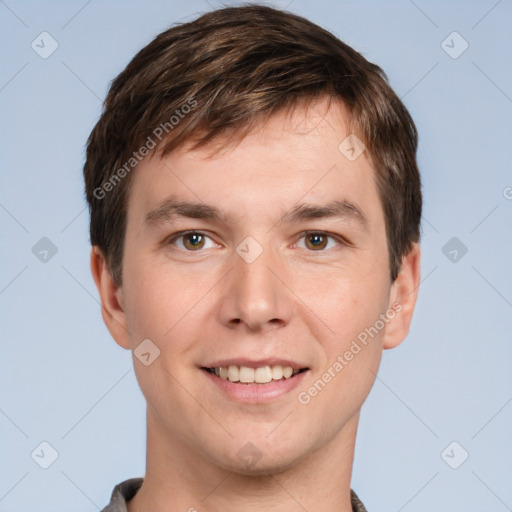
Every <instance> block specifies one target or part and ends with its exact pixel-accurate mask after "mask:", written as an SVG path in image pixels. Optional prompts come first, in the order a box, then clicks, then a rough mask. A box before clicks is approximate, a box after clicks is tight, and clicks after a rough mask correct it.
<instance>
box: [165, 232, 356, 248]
mask: <svg viewBox="0 0 512 512" xmlns="http://www.w3.org/2000/svg"><path fill="white" fill-rule="evenodd" d="M187 235H201V236H204V237H207V238H210V239H211V237H210V236H208V235H207V234H206V233H203V232H202V231H194V230H189V231H179V232H177V233H174V234H173V235H171V236H170V237H168V238H167V241H166V243H167V244H169V245H173V243H174V242H175V241H176V240H178V239H180V238H183V237H185V236H187ZM311 235H321V236H324V237H328V238H331V239H333V240H336V242H337V243H338V244H339V245H345V246H348V245H350V244H349V242H348V241H346V240H344V239H343V238H341V237H340V236H339V235H334V234H332V233H329V232H328V231H303V232H302V233H301V235H300V238H299V240H302V239H303V238H305V237H307V236H311ZM181 250H184V251H186V252H200V251H201V249H198V250H197V251H190V250H188V249H181ZM327 250H328V249H319V250H318V251H314V250H310V251H309V252H326V251H327Z"/></svg>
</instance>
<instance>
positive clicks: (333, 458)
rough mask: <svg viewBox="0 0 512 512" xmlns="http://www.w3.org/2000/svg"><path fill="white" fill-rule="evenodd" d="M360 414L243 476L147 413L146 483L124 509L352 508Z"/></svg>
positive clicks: (273, 511) (272, 511) (344, 511)
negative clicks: (324, 438) (316, 442)
mask: <svg viewBox="0 0 512 512" xmlns="http://www.w3.org/2000/svg"><path fill="white" fill-rule="evenodd" d="M358 421H359V413H357V414H356V415H355V416H353V417H352V418H351V419H350V420H349V421H348V422H347V423H346V424H345V426H344V427H343V429H342V430H341V431H340V432H339V433H338V434H337V436H336V437H335V438H333V439H332V440H331V442H330V443H328V444H326V445H324V446H323V447H322V448H321V449H319V450H317V451H315V452H313V453H310V454H307V455H306V456H302V458H301V459H300V460H299V461H297V463H296V464H294V465H293V467H290V468H286V469H282V468H280V469H276V471H275V472H268V473H265V474H263V475H262V474H258V475H244V474H240V473H235V472H233V471H229V470H227V469H225V468H222V467H219V466H218V465H216V464H213V463H212V461H211V460H209V459H208V458H206V457H205V456H204V455H202V454H200V453H197V452H194V451H193V449H191V448H190V447H189V446H187V445H186V444H184V443H183V442H181V441H180V440H179V439H172V438H169V433H168V432H165V431H164V429H163V428H162V425H161V424H160V422H159V421H158V420H157V419H156V417H155V416H154V415H153V414H151V412H150V410H149V409H148V413H147V457H146V474H145V477H144V483H143V484H142V487H141V488H140V489H139V491H138V493H137V494H136V495H135V497H134V498H133V499H132V500H130V501H129V502H128V512H147V511H148V510H154V511H162V510H165V511H166V512H175V511H176V512H178V511H189V512H209V511H217V510H223V511H225V512H235V511H239V510H243V511H244V512H261V511H263V510H265V511H269V512H290V511H297V512H299V511H300V512H303V511H304V510H308V511H310V512H314V511H317V510H318V511H321V510H331V511H335V512H352V506H351V502H350V480H351V474H352V465H353V460H354V447H355V440H356V433H357V424H358Z"/></svg>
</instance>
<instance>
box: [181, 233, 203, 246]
mask: <svg viewBox="0 0 512 512" xmlns="http://www.w3.org/2000/svg"><path fill="white" fill-rule="evenodd" d="M183 238H184V239H185V247H187V248H192V249H197V248H201V247H202V246H203V245H204V237H203V235H200V234H198V233H190V234H188V235H185V236H184V237H183ZM190 241H192V244H191V245H190V246H189V244H188V242H190Z"/></svg>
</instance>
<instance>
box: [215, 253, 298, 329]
mask: <svg viewBox="0 0 512 512" xmlns="http://www.w3.org/2000/svg"><path fill="white" fill-rule="evenodd" d="M240 254H242V253H240ZM240 254H238V253H234V254H233V258H232V262H233V265H232V270H231V272H229V274H228V276H227V281H226V282H225V283H224V286H223V296H222V300H221V307H220V311H219V314H220V316H221V321H222V323H223V324H224V325H226V326H227V327H229V328H235V327H236V328H239V329H243V327H242V325H243V326H245V329H247V330H250V331H265V330H273V329H276V328H279V327H284V326H285V325H287V324H288V323H289V322H290V318H291V315H292V310H293V299H292V297H293V294H292V293H291V292H290V290H289V288H288V287H287V283H286V282H287V280H288V277H287V274H286V266H285V265H284V263H283V262H282V260H280V258H279V257H278V255H276V254H275V253H274V252H273V250H272V249H271V248H270V247H266V248H264V249H263V251H262V252H261V254H260V255H259V256H258V257H257V258H256V259H255V260H254V261H251V260H250V259H247V260H246V259H244V258H243V257H242V256H240Z"/></svg>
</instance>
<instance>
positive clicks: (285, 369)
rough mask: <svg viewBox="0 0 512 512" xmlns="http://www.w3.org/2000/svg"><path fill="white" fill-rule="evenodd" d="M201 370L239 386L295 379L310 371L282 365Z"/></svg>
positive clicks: (204, 368) (222, 367) (203, 368)
mask: <svg viewBox="0 0 512 512" xmlns="http://www.w3.org/2000/svg"><path fill="white" fill-rule="evenodd" d="M201 369H202V370H204V371H207V372H209V373H212V374H214V375H216V376H217V377H219V378H220V379H224V380H229V381H230V382H233V383H237V384H268V383H269V382H274V381H282V380H286V379H290V378H293V377H294V376H295V375H297V374H299V373H303V372H305V371H307V370H309V368H300V369H293V368H292V367H291V366H281V365H273V366H268V365H267V366H261V367H259V368H250V367H248V366H235V365H230V366H219V367H215V368H206V367H202V368H201Z"/></svg>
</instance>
